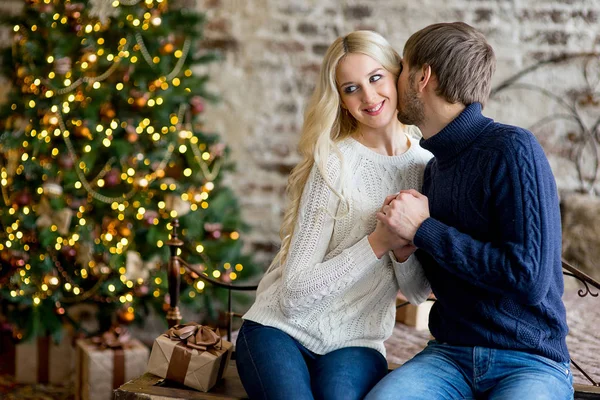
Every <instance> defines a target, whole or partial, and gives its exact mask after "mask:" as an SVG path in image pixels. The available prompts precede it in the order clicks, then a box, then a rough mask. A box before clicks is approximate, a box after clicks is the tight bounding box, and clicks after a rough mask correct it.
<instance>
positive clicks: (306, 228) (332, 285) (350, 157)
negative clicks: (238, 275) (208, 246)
mask: <svg viewBox="0 0 600 400" xmlns="http://www.w3.org/2000/svg"><path fill="white" fill-rule="evenodd" d="M410 142H411V144H410V148H409V149H408V150H407V151H406V152H405V153H404V154H402V155H398V156H384V155H381V154H378V153H375V152H374V151H372V150H370V149H368V148H367V147H365V146H363V145H362V144H360V143H359V142H357V141H356V140H355V139H352V138H347V139H344V140H342V141H340V142H339V143H338V147H339V149H340V150H341V153H342V162H343V165H344V173H343V175H342V176H343V177H344V179H343V181H344V183H342V179H340V175H341V174H340V170H341V169H340V166H341V163H340V160H339V157H338V156H337V155H335V154H333V153H332V154H331V155H330V157H329V160H328V163H327V175H328V176H327V179H328V181H329V182H330V183H331V184H332V185H333V187H334V188H335V189H336V191H341V192H342V193H343V195H344V197H345V198H346V199H347V200H348V203H349V206H350V207H349V212H346V211H345V210H346V207H345V205H344V203H343V202H341V201H340V199H339V197H338V196H336V195H335V194H334V192H333V191H332V190H331V189H330V188H329V187H328V186H327V184H326V183H325V181H324V180H323V177H322V176H321V173H320V172H319V171H318V169H317V168H316V167H313V170H312V171H311V174H310V176H309V178H308V181H307V183H306V185H305V187H304V192H303V194H302V199H301V204H300V215H299V216H298V220H297V223H296V226H295V229H294V233H293V236H292V241H291V244H290V250H289V253H288V256H287V260H286V262H285V264H284V265H281V266H278V267H277V268H273V269H272V270H271V271H270V272H268V273H267V274H266V275H265V276H264V277H263V279H262V280H261V282H260V284H259V286H258V290H257V294H256V301H255V303H254V304H253V305H252V307H251V308H250V310H249V311H248V312H247V313H246V314H245V315H244V319H247V320H251V321H255V322H258V323H260V324H263V325H267V326H272V327H275V328H278V329H280V330H282V331H284V332H286V333H287V334H289V335H290V336H292V337H293V338H295V339H296V340H298V341H299V342H300V343H302V344H303V345H304V346H305V347H306V348H307V349H309V350H311V351H313V352H314V353H317V354H326V353H329V352H331V351H333V350H336V349H340V348H344V347H350V346H361V347H368V348H373V349H376V350H378V351H379V352H381V353H382V354H383V355H384V356H385V347H384V345H383V342H384V341H385V340H386V339H387V338H388V337H389V336H390V335H391V334H392V329H393V327H394V321H395V304H396V302H395V301H396V295H397V292H398V289H400V290H401V291H402V293H403V294H404V295H405V296H406V298H407V299H408V300H409V301H410V302H411V303H415V304H418V303H421V302H423V301H425V299H426V298H427V296H428V295H429V293H430V287H429V282H428V281H427V279H426V278H425V275H424V273H423V270H422V267H421V265H420V264H419V262H418V261H417V259H416V257H415V256H414V255H413V256H411V257H410V258H409V259H408V260H407V261H406V262H404V263H398V262H396V261H395V260H392V259H393V254H392V253H391V252H390V254H386V255H384V256H383V257H382V258H381V259H377V257H376V256H375V254H374V253H373V250H372V248H371V246H370V244H369V241H368V239H367V236H368V235H369V234H370V233H371V232H373V231H374V230H375V225H376V223H377V220H376V218H375V214H376V213H377V211H378V210H379V209H380V208H381V206H382V204H383V201H384V199H385V197H386V196H387V195H389V194H392V193H396V192H398V191H400V190H402V189H416V190H420V189H421V185H422V179H423V170H424V168H425V165H426V164H427V161H428V160H429V159H430V158H431V153H429V152H428V151H426V150H424V149H422V148H421V147H420V146H419V144H418V141H417V140H415V139H414V138H410ZM336 215H338V217H337V218H333V216H336ZM390 256H391V257H390Z"/></svg>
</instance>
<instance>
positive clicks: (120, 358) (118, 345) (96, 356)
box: [75, 330, 149, 400]
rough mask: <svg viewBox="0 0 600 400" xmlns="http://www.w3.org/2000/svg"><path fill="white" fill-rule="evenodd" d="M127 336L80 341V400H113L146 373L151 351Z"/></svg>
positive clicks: (115, 334) (118, 333)
mask: <svg viewBox="0 0 600 400" xmlns="http://www.w3.org/2000/svg"><path fill="white" fill-rule="evenodd" d="M123 332H124V331H118V330H117V331H114V330H111V331H108V332H106V333H104V334H103V335H102V336H99V337H94V338H91V339H80V340H78V341H77V374H76V382H75V399H76V400H111V399H112V398H113V390H114V389H117V388H118V387H119V386H121V385H122V384H123V383H125V382H127V381H129V380H132V379H135V378H137V377H139V376H140V375H142V374H143V373H144V371H145V370H146V364H147V363H148V354H149V349H148V348H147V347H146V346H144V345H143V344H142V343H141V342H140V341H139V340H137V339H131V338H130V336H129V335H128V334H126V333H123Z"/></svg>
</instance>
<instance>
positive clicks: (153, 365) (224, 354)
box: [147, 323, 233, 392]
mask: <svg viewBox="0 0 600 400" xmlns="http://www.w3.org/2000/svg"><path fill="white" fill-rule="evenodd" d="M232 348H233V345H232V344H231V343H230V342H228V341H226V340H222V339H221V337H220V336H219V333H218V330H216V331H215V330H213V329H212V328H209V327H206V326H202V325H199V324H195V323H189V324H186V325H176V326H174V327H172V328H171V329H169V330H168V331H167V333H165V334H163V335H161V336H159V337H158V338H156V340H155V341H154V344H153V345H152V352H151V353H150V361H148V368H147V372H150V373H152V374H154V375H158V376H160V377H161V378H165V379H169V380H172V381H175V382H179V383H182V384H183V385H185V386H188V387H191V388H194V389H198V390H201V391H203V392H207V391H209V390H210V388H212V387H213V386H214V385H215V384H216V383H217V382H218V381H219V379H221V377H222V376H223V374H224V373H225V371H226V369H227V366H228V364H229V360H230V359H231V353H232Z"/></svg>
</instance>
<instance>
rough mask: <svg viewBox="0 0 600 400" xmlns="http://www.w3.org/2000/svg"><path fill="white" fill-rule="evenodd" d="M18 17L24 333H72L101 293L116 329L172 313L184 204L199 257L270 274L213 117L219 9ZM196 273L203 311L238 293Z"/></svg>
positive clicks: (134, 3)
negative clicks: (174, 227) (174, 241)
mask: <svg viewBox="0 0 600 400" xmlns="http://www.w3.org/2000/svg"><path fill="white" fill-rule="evenodd" d="M5 23H7V24H9V26H10V27H11V29H12V30H13V43H12V46H11V47H10V48H8V49H7V50H6V52H5V53H4V54H3V56H2V65H3V67H4V70H3V74H4V75H5V76H6V77H8V78H9V79H10V80H11V82H12V88H11V90H10V92H9V94H8V99H7V102H6V103H5V104H3V106H2V108H1V109H0V163H1V164H0V174H1V176H0V180H1V189H2V200H0V201H2V203H3V204H2V206H1V207H0V223H1V227H0V296H1V299H2V300H1V302H2V303H1V304H2V308H1V310H0V314H4V315H5V317H7V318H8V321H10V322H11V323H12V324H13V325H14V327H15V331H16V333H17V336H19V337H23V338H27V337H33V336H41V335H46V334H49V333H52V334H57V333H59V332H60V331H61V329H62V326H63V323H64V320H65V318H68V316H69V312H68V311H69V307H70V306H72V305H74V304H80V303H86V302H87V303H93V304H99V305H100V307H98V308H99V310H100V315H99V318H100V321H101V328H102V329H106V328H107V327H108V325H110V324H111V323H114V322H115V320H116V321H118V322H132V321H134V320H142V319H143V316H144V315H146V314H147V313H148V311H149V310H150V309H151V308H152V307H154V308H156V309H157V310H159V312H160V313H162V312H163V307H164V305H165V302H166V301H167V299H168V298H167V279H166V274H165V272H164V268H161V266H164V265H165V262H166V260H167V258H168V254H169V253H168V248H167V246H166V245H165V242H166V241H167V240H168V239H169V233H170V228H171V226H170V225H171V221H172V220H173V218H178V219H179V223H180V226H181V228H180V229H181V231H182V233H183V236H184V238H185V240H186V244H185V247H184V248H183V250H182V256H183V257H184V258H185V259H186V260H187V261H188V262H189V263H190V264H196V265H198V266H199V267H200V268H201V270H203V271H204V273H205V274H207V275H209V276H210V277H213V278H217V279H221V280H223V281H225V282H230V281H234V280H243V279H245V278H248V277H250V276H252V275H255V274H256V272H257V268H256V266H254V265H253V264H252V260H251V259H250V258H249V257H248V256H246V255H244V254H243V252H242V241H241V239H240V232H241V231H243V230H244V224H243V221H242V219H241V215H240V210H239V207H238V204H237V202H236V198H235V196H234V194H233V192H232V191H231V190H230V189H228V188H227V187H225V186H224V185H223V184H222V182H221V178H222V174H223V173H224V172H225V171H227V170H228V169H231V168H232V167H233V165H232V164H231V163H229V162H228V161H227V159H228V158H227V156H228V150H227V147H226V146H225V145H224V143H223V142H222V141H221V140H220V138H219V137H218V136H217V135H216V134H211V133H208V132H205V131H204V127H203V124H202V115H203V111H204V102H205V101H206V100H212V99H214V96H212V95H211V94H210V93H208V92H207V89H206V83H207V81H208V76H206V75H204V74H202V73H198V71H199V70H200V71H201V70H202V67H201V65H202V64H206V63H208V62H211V61H213V60H214V59H215V58H216V56H215V54H213V53H210V52H206V51H203V49H202V25H203V15H202V14H200V13H197V12H193V11H191V10H188V9H182V8H177V7H176V6H174V5H173V4H168V2H167V0H71V1H69V0H27V2H26V5H25V7H24V10H23V12H22V14H21V15H19V16H17V17H13V18H8V19H6V20H5ZM194 67H195V68H194ZM183 281H184V283H185V285H186V286H185V287H184V288H183V290H182V299H181V300H182V302H183V303H184V304H188V305H189V306H190V307H192V308H194V309H195V310H197V311H199V310H204V311H207V310H208V311H213V312H214V310H215V309H216V308H217V307H214V306H213V305H212V303H213V302H215V301H221V300H220V296H223V297H224V296H226V294H225V293H220V292H219V291H218V289H213V288H210V287H208V286H206V287H205V286H204V283H203V282H202V281H200V280H198V277H197V276H188V275H186V279H184V280H183ZM219 308H221V307H219ZM208 314H210V312H209V313H208ZM212 317H213V318H214V315H212Z"/></svg>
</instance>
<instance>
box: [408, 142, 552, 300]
mask: <svg viewBox="0 0 600 400" xmlns="http://www.w3.org/2000/svg"><path fill="white" fill-rule="evenodd" d="M495 154H497V155H498V156H497V157H496V158H495V162H490V163H489V164H488V169H487V171H486V176H487V178H488V181H489V182H490V186H489V211H488V212H489V218H490V227H489V230H490V232H493V237H494V240H493V241H482V240H478V239H476V238H474V237H472V236H470V235H469V234H466V233H464V232H460V231H459V230H457V229H456V228H453V227H452V226H449V225H446V224H445V223H443V222H441V221H440V220H438V219H435V218H428V219H427V220H425V221H424V222H423V224H422V225H421V227H420V228H419V229H418V230H417V233H416V235H415V238H414V243H415V245H416V246H417V247H419V248H421V249H423V250H425V251H427V252H428V253H429V254H430V255H431V256H432V257H433V258H434V259H435V260H436V261H437V263H438V264H439V266H440V267H442V268H444V269H446V270H447V271H448V272H450V273H452V274H455V275H458V276H459V277H460V278H461V279H463V280H466V281H468V282H470V283H471V284H473V285H476V286H478V287H482V288H485V289H486V290H489V291H492V292H495V293H498V294H502V295H505V296H510V297H512V298H514V299H516V300H518V301H520V302H522V303H525V304H530V305H535V304H539V303H540V302H541V301H542V300H543V299H544V298H545V296H546V294H547V292H548V290H549V287H550V277H551V276H552V274H551V273H550V272H549V271H548V268H551V266H552V265H554V263H555V261H556V260H555V258H556V257H557V255H556V252H557V251H558V257H559V258H560V246H561V229H560V213H559V207H558V194H557V190H556V184H555V182H554V177H553V175H552V171H551V169H550V165H549V164H548V162H547V159H546V157H545V155H544V153H543V150H542V149H541V146H539V144H538V143H537V141H536V140H535V138H534V137H533V135H532V134H531V133H529V132H526V134H519V135H513V136H512V137H511V141H509V143H508V144H506V145H505V146H503V149H502V151H497V152H495ZM425 179H426V180H427V176H426V178H425Z"/></svg>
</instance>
